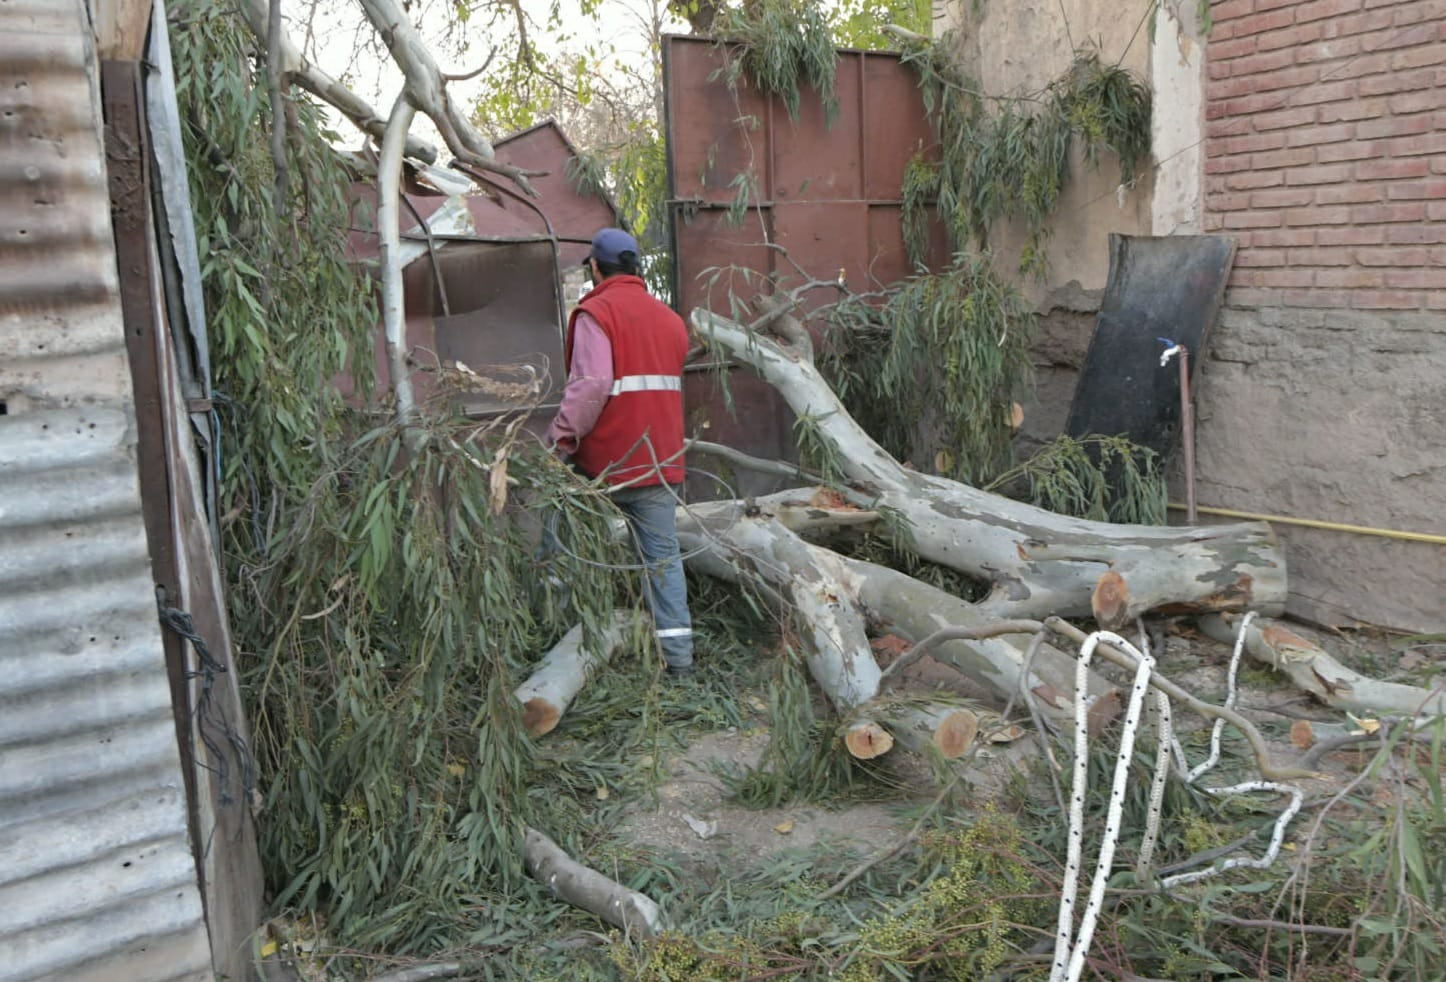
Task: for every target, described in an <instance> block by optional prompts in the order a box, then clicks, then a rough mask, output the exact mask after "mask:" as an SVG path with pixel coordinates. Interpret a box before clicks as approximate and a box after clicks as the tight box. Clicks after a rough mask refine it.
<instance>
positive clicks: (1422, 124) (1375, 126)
mask: <svg viewBox="0 0 1446 982" xmlns="http://www.w3.org/2000/svg"><path fill="white" fill-rule="evenodd" d="M1431 130H1432V126H1431V117H1430V116H1429V115H1427V114H1425V113H1417V114H1416V115H1415V116H1382V117H1381V118H1380V119H1363V120H1361V121H1360V122H1359V123H1357V124H1356V138H1357V139H1359V140H1375V139H1378V138H1380V137H1383V136H1415V135H1417V134H1420V133H1429V132H1431Z"/></svg>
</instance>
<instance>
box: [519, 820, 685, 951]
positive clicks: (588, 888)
mask: <svg viewBox="0 0 1446 982" xmlns="http://www.w3.org/2000/svg"><path fill="white" fill-rule="evenodd" d="M523 856H524V858H525V859H526V861H527V870H528V872H530V873H531V874H532V875H533V876H534V877H536V878H537V879H538V880H539V881H541V882H542V883H543V884H545V885H546V886H547V888H548V889H549V890H551V891H552V892H553V893H554V894H556V895H557V896H558V897H561V898H562V899H563V900H566V901H567V902H568V903H570V904H572V905H573V906H574V907H581V908H582V909H583V910H586V911H589V912H590V913H593V914H596V915H597V916H598V917H601V918H602V919H603V920H605V921H607V922H608V923H609V924H612V925H614V926H616V927H620V928H622V929H623V930H625V931H628V932H630V933H632V934H635V935H639V936H641V937H645V938H651V937H652V936H653V935H655V934H657V933H658V931H659V929H660V928H661V927H662V922H663V915H662V911H660V910H659V909H658V905H657V904H656V903H654V902H653V901H652V900H650V899H649V898H647V897H645V896H643V895H642V894H641V893H638V892H637V891H636V890H629V889H628V888H627V887H625V886H623V885H622V884H621V883H618V882H617V881H616V880H611V879H609V878H608V877H606V876H604V875H603V874H601V873H599V872H598V871H597V870H595V869H591V868H590V867H587V866H584V865H582V864H581V863H579V862H577V861H576V860H574V859H573V858H572V857H570V856H568V854H567V853H565V852H563V851H562V848H561V847H560V846H559V845H558V844H557V843H555V842H553V841H552V840H551V839H549V838H548V837H547V836H545V835H543V834H542V833H541V832H539V831H537V830H536V829H528V830H527V836H526V839H525V841H524V844H523Z"/></svg>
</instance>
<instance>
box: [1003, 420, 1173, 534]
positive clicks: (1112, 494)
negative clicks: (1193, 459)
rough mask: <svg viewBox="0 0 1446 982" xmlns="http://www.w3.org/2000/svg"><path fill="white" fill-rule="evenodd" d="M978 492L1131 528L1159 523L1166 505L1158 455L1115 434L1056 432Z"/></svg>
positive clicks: (1063, 513)
mask: <svg viewBox="0 0 1446 982" xmlns="http://www.w3.org/2000/svg"><path fill="white" fill-rule="evenodd" d="M984 490H986V491H999V492H1001V493H1005V494H1008V495H1010V497H1013V498H1017V499H1019V500H1021V501H1028V502H1029V503H1030V504H1033V505H1038V506H1039V507H1041V508H1047V509H1049V510H1050V511H1053V512H1058V513H1060V514H1061V515H1074V516H1076V517H1078V518H1089V519H1093V520H1095V521H1099V522H1119V523H1122V524H1131V525H1164V524H1165V506H1166V504H1167V503H1168V502H1167V495H1166V488H1165V479H1164V475H1163V474H1162V473H1161V471H1160V462H1159V455H1158V454H1156V453H1155V452H1154V451H1153V450H1150V449H1149V448H1147V447H1141V446H1139V445H1138V444H1134V443H1131V442H1130V441H1129V440H1127V439H1125V438H1124V437H1118V436H1086V437H1081V438H1080V439H1075V438H1074V437H1071V436H1068V435H1067V434H1061V435H1060V436H1059V437H1057V438H1055V439H1054V440H1053V441H1051V442H1050V443H1047V444H1045V445H1044V446H1043V447H1041V448H1040V449H1039V451H1038V452H1037V453H1035V455H1034V456H1033V457H1031V458H1030V459H1028V460H1026V461H1024V462H1023V463H1021V464H1019V465H1017V466H1015V467H1012V468H1010V469H1009V470H1007V471H1005V472H1004V473H1003V474H1000V475H999V476H998V477H996V478H994V479H993V480H992V481H990V482H989V483H988V484H987V485H986V486H985V488H984Z"/></svg>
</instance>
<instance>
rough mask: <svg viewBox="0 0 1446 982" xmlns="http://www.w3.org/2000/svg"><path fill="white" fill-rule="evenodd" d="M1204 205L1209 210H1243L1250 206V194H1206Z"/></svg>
mask: <svg viewBox="0 0 1446 982" xmlns="http://www.w3.org/2000/svg"><path fill="white" fill-rule="evenodd" d="M1205 207H1206V208H1209V209H1210V210H1211V211H1244V210H1245V209H1246V208H1249V207H1250V195H1248V194H1245V193H1244V192H1241V193H1239V194H1211V195H1206V197H1205Z"/></svg>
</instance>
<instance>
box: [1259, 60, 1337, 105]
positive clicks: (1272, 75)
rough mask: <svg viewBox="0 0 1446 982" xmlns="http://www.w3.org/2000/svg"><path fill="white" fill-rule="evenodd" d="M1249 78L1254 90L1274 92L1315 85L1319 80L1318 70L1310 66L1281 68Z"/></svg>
mask: <svg viewBox="0 0 1446 982" xmlns="http://www.w3.org/2000/svg"><path fill="white" fill-rule="evenodd" d="M1250 80H1251V81H1252V82H1254V83H1255V91H1256V92H1276V91H1279V90H1280V89H1298V88H1301V87H1302V86H1307V85H1315V84H1316V83H1317V82H1319V81H1320V71H1319V70H1318V69H1316V68H1311V67H1310V66H1305V67H1301V68H1281V69H1277V70H1276V71H1271V72H1262V73H1261V74H1259V75H1252V76H1250ZM1300 101H1304V100H1300Z"/></svg>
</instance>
